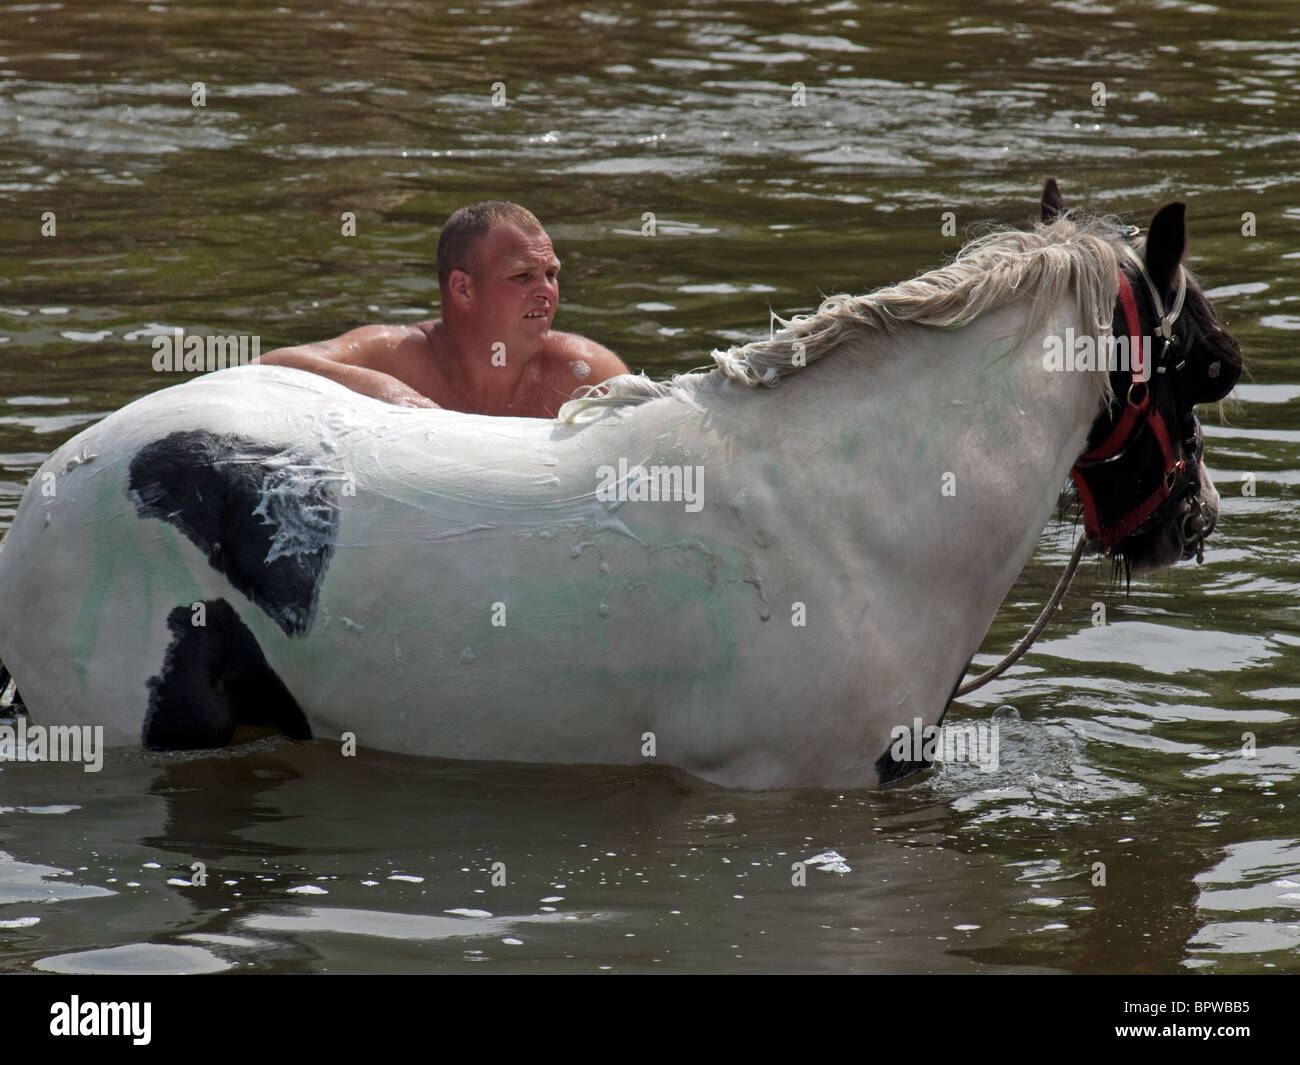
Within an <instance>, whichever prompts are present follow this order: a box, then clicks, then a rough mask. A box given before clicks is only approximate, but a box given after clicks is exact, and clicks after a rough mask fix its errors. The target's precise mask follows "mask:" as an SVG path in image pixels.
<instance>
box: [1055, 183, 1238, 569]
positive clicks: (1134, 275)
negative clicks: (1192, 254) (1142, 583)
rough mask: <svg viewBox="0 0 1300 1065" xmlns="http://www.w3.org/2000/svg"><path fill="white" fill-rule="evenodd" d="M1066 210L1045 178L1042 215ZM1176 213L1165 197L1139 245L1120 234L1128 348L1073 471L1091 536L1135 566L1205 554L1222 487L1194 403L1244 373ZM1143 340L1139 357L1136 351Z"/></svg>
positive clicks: (1117, 328)
mask: <svg viewBox="0 0 1300 1065" xmlns="http://www.w3.org/2000/svg"><path fill="white" fill-rule="evenodd" d="M1066 210H1067V208H1066V206H1065V203H1064V201H1063V200H1062V198H1061V194H1060V191H1059V190H1058V189H1057V187H1056V182H1055V181H1052V180H1051V179H1048V182H1047V185H1046V186H1045V188H1044V189H1043V200H1042V215H1043V221H1044V223H1051V222H1053V221H1055V220H1056V218H1057V217H1059V216H1060V215H1062V214H1064V213H1066ZM1183 214H1184V206H1183V204H1181V203H1171V204H1168V205H1167V206H1165V207H1162V208H1161V209H1160V210H1159V211H1157V212H1156V214H1155V217H1154V218H1153V219H1152V220H1151V227H1150V229H1149V230H1148V232H1147V238H1146V241H1145V242H1144V243H1142V244H1136V243H1133V240H1134V238H1136V237H1138V235H1139V233H1138V230H1137V229H1136V228H1134V229H1131V230H1129V231H1127V232H1125V233H1124V234H1123V236H1122V238H1121V241H1122V248H1121V251H1120V275H1121V276H1120V291H1119V299H1118V300H1117V302H1116V306H1115V315H1114V324H1113V336H1114V337H1115V338H1116V348H1117V349H1118V351H1119V353H1120V355H1121V356H1126V357H1122V358H1121V359H1120V360H1118V368H1115V367H1114V366H1112V369H1111V385H1112V388H1113V390H1114V395H1115V399H1114V402H1112V403H1110V404H1108V405H1107V407H1106V409H1104V410H1103V411H1102V412H1101V413H1100V414H1099V415H1098V416H1097V420H1096V421H1095V422H1094V423H1093V426H1092V429H1091V431H1090V433H1089V435H1088V444H1087V448H1086V450H1085V451H1084V454H1083V455H1081V456H1080V457H1079V460H1078V462H1076V463H1075V465H1074V468H1073V469H1072V470H1071V471H1070V476H1071V477H1072V478H1073V480H1074V483H1075V486H1076V487H1077V488H1078V491H1079V498H1080V500H1081V502H1082V503H1083V512H1084V527H1085V530H1086V532H1087V534H1088V537H1089V538H1090V540H1092V541H1093V542H1094V544H1095V546H1096V547H1097V548H1098V549H1099V550H1103V551H1108V552H1110V554H1111V555H1112V556H1113V557H1115V558H1116V559H1117V560H1122V561H1123V563H1124V564H1125V566H1126V567H1127V568H1128V569H1130V570H1145V569H1157V568H1159V567H1161V566H1170V565H1173V564H1174V563H1175V562H1179V561H1181V560H1183V559H1188V558H1192V557H1193V556H1194V557H1195V558H1196V559H1197V560H1198V561H1200V559H1201V557H1202V551H1203V546H1204V541H1205V538H1206V537H1207V536H1209V535H1210V533H1211V532H1212V531H1213V529H1214V525H1215V522H1216V520H1217V519H1218V513H1219V506H1218V504H1219V494H1218V493H1217V492H1216V491H1215V490H1214V482H1213V481H1212V480H1211V479H1210V475H1209V473H1208V471H1207V470H1206V469H1205V466H1204V464H1203V463H1202V461H1201V457H1202V452H1203V450H1204V439H1203V437H1202V434H1201V423H1200V422H1199V421H1198V420H1197V418H1196V414H1195V407H1196V405H1197V404H1198V403H1214V402H1217V401H1219V400H1221V399H1223V397H1224V396H1226V395H1227V394H1228V393H1229V392H1230V391H1232V387H1233V386H1234V385H1235V384H1236V383H1237V377H1238V376H1239V375H1240V373H1241V351H1240V349H1239V348H1238V346H1237V342H1236V340H1234V339H1233V337H1232V336H1231V335H1230V334H1229V333H1228V331H1227V330H1226V329H1224V328H1223V326H1222V325H1221V324H1220V323H1219V320H1218V318H1217V316H1216V315H1215V313H1214V308H1213V307H1211V306H1210V301H1209V300H1207V299H1206V298H1205V296H1204V294H1203V293H1202V292H1201V290H1200V288H1199V287H1198V286H1197V284H1196V282H1195V280H1194V279H1193V278H1191V277H1190V276H1189V275H1188V272H1187V270H1186V269H1185V268H1184V267H1183V265H1182V258H1183V252H1184V250H1185V248H1186V244H1187V236H1186V231H1185V229H1184V224H1183ZM1121 338H1131V339H1129V340H1128V341H1127V343H1125V342H1124V340H1122V339H1121ZM1148 345H1149V354H1147V356H1146V358H1145V360H1143V359H1142V358H1140V357H1139V355H1138V351H1139V349H1140V350H1141V351H1142V352H1144V353H1146V352H1148Z"/></svg>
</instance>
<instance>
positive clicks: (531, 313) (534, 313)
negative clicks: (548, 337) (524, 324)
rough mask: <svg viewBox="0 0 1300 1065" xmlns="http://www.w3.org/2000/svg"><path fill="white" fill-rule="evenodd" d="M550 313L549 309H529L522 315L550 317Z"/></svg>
mask: <svg viewBox="0 0 1300 1065" xmlns="http://www.w3.org/2000/svg"><path fill="white" fill-rule="evenodd" d="M550 313H551V312H550V311H529V312H528V313H527V314H525V315H524V317H525V318H548V317H550Z"/></svg>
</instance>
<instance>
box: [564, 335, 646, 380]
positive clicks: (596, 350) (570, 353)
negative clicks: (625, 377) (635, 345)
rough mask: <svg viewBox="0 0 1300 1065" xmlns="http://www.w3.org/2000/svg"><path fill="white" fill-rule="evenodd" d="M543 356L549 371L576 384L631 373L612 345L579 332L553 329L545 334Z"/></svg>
mask: <svg viewBox="0 0 1300 1065" xmlns="http://www.w3.org/2000/svg"><path fill="white" fill-rule="evenodd" d="M544 355H545V358H546V361H547V363H548V364H549V366H548V369H549V370H550V372H551V373H553V374H558V375H559V376H562V377H565V378H566V379H572V381H573V382H574V387H577V386H578V385H594V384H599V383H600V382H601V381H606V380H608V379H609V378H611V377H617V376H618V375H619V374H624V373H628V372H629V371H628V368H627V366H626V364H625V363H624V362H623V360H622V359H620V358H619V357H618V356H617V355H615V354H614V353H613V352H612V351H610V350H609V348H607V347H605V346H604V345H602V344H597V343H596V341H594V340H590V339H588V338H587V337H584V336H580V335H579V334H577V333H560V332H557V331H556V330H554V329H552V330H551V332H550V333H548V334H547V337H546V349H545V352H544Z"/></svg>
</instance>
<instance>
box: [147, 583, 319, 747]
mask: <svg viewBox="0 0 1300 1065" xmlns="http://www.w3.org/2000/svg"><path fill="white" fill-rule="evenodd" d="M198 605H200V604H186V605H182V606H178V607H176V608H175V609H174V610H173V611H172V612H171V614H170V615H169V616H168V618H167V627H168V630H169V631H170V632H171V634H172V637H173V639H172V643H171V645H170V646H169V647H168V649H167V655H166V659H165V661H164V663H163V667H162V670H161V671H160V672H159V673H158V674H157V675H156V676H154V677H153V678H151V679H150V681H149V693H150V694H149V713H148V717H147V718H146V720H145V727H144V742H145V745H146V746H147V747H150V748H153V749H154V750H191V749H195V748H204V747H223V746H225V745H226V744H227V743H229V742H230V738H231V736H232V735H233V734H234V731H235V728H236V727H237V726H239V725H269V726H272V727H274V728H277V729H279V730H280V731H281V732H283V733H284V734H285V735H287V736H289V737H290V738H291V739H296V740H303V739H311V727H310V726H309V725H308V724H307V719H306V717H305V716H304V714H303V712H302V709H301V708H300V707H299V706H298V702H297V700H296V699H294V697H293V695H292V694H291V693H290V692H289V690H288V688H286V687H285V686H284V682H283V681H281V680H280V678H279V677H278V676H277V675H276V673H275V671H274V670H272V669H271V667H270V666H269V665H267V662H266V656H265V655H264V654H263V653H262V649H261V647H259V646H258V643H257V640H256V639H255V638H254V636H253V634H252V632H250V631H249V629H248V626H247V625H245V624H244V623H243V621H242V620H240V617H239V615H238V614H237V613H236V612H235V610H234V609H233V608H232V607H231V605H230V604H229V603H227V602H226V601H225V600H224V599H212V600H208V601H206V602H204V603H202V604H201V606H202V608H203V614H204V617H203V624H201V625H196V624H195V623H194V618H195V609H196V607H197V606H198Z"/></svg>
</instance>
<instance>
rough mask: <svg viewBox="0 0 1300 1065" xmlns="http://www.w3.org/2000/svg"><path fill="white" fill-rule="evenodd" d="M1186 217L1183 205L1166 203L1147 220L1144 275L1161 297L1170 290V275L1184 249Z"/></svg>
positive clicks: (1181, 258) (1185, 207)
mask: <svg viewBox="0 0 1300 1065" xmlns="http://www.w3.org/2000/svg"><path fill="white" fill-rule="evenodd" d="M1186 213H1187V205H1186V204H1183V203H1170V204H1166V205H1165V206H1164V207H1161V208H1160V210H1158V211H1157V212H1156V215H1155V217H1154V218H1153V219H1151V229H1150V231H1149V232H1148V234H1147V248H1146V253H1147V272H1148V273H1150V275H1151V280H1152V281H1153V282H1155V286H1156V289H1157V290H1158V291H1159V292H1162V293H1164V292H1168V291H1169V290H1170V289H1171V288H1172V287H1173V282H1174V272H1175V271H1176V270H1177V269H1178V264H1179V263H1180V262H1182V261H1183V252H1184V251H1185V250H1186V249H1187V229H1186V227H1185V225H1184V216H1185V215H1186Z"/></svg>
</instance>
